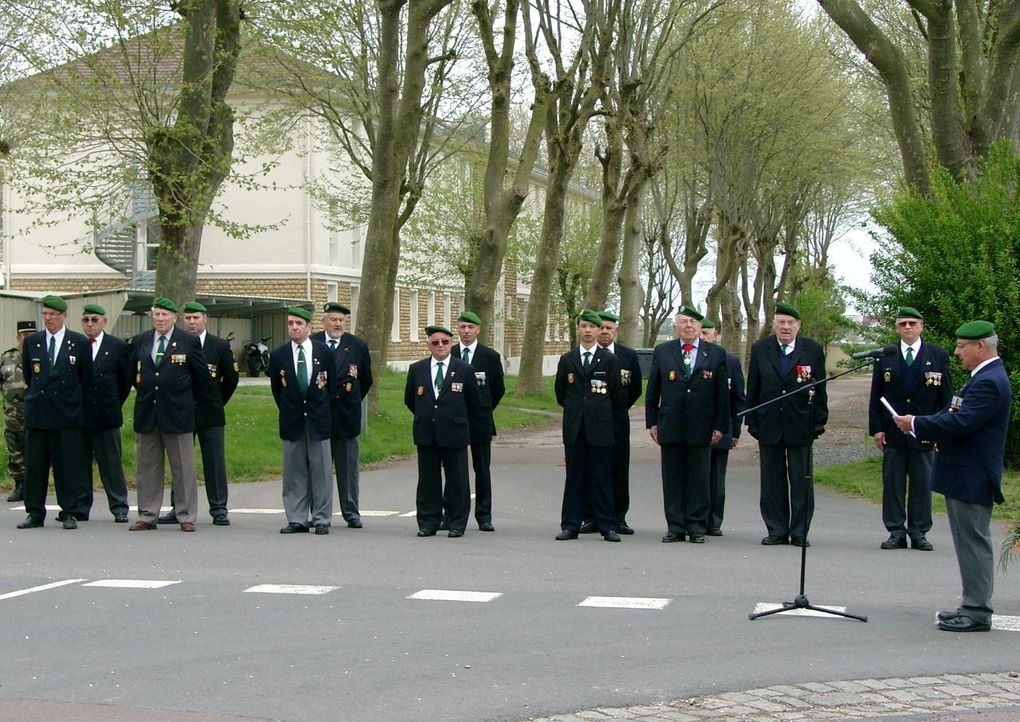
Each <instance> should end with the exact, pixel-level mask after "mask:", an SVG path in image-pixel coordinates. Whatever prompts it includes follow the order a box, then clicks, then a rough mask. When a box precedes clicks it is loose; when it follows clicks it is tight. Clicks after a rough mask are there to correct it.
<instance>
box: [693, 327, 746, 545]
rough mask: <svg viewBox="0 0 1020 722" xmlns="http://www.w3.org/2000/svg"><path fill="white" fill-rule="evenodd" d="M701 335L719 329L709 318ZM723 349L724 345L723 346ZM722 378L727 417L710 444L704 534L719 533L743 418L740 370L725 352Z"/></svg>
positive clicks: (714, 339)
mask: <svg viewBox="0 0 1020 722" xmlns="http://www.w3.org/2000/svg"><path fill="white" fill-rule="evenodd" d="M701 339H702V340H703V341H708V342H709V343H718V341H719V332H718V330H717V329H716V327H715V323H714V322H713V321H712V320H711V319H708V318H706V319H702V321H701ZM724 350H725V349H724ZM726 382H727V384H728V386H729V399H730V421H729V426H728V428H727V429H726V433H725V434H723V437H722V438H721V439H719V441H717V442H716V443H715V444H714V445H713V446H712V463H711V471H710V472H709V475H708V497H709V512H708V535H709V536H722V535H723V533H722V524H723V513H724V512H725V509H726V467H727V466H728V464H729V460H730V451H731V450H732V449H735V448H737V443H738V442H739V440H740V429H741V427H742V426H743V421H742V420H741V418H740V413H741V412H742V411H743V410H744V408H745V407H744V371H743V369H741V368H740V359H738V358H737V357H736V356H734V355H733V354H731V353H730V352H729V351H727V352H726Z"/></svg>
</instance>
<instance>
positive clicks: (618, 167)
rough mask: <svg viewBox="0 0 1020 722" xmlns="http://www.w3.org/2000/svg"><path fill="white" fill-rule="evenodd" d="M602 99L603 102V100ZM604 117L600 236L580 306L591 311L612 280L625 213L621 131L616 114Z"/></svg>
mask: <svg viewBox="0 0 1020 722" xmlns="http://www.w3.org/2000/svg"><path fill="white" fill-rule="evenodd" d="M603 102H605V101H603ZM621 112H622V110H618V111H617V113H618V114H617V115H613V116H611V117H609V118H607V119H606V123H605V133H606V149H605V153H602V154H599V153H598V151H596V157H598V160H599V163H601V164H602V239H601V241H600V242H599V249H598V253H597V254H596V256H595V264H594V265H593V266H592V272H591V281H590V283H589V285H588V293H587V294H586V295H585V299H584V307H585V308H590V309H592V310H595V311H601V310H604V308H605V305H606V299H607V298H608V297H609V288H610V286H611V285H612V282H613V271H614V270H615V269H616V261H617V259H618V258H619V256H620V239H621V237H622V235H623V220H624V216H625V215H626V213H627V202H626V200H625V199H624V198H623V197H621V195H620V190H619V186H620V175H621V173H622V169H623V131H622V129H621V128H620V120H621V119H620V117H619V113H621Z"/></svg>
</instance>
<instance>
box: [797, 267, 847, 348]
mask: <svg viewBox="0 0 1020 722" xmlns="http://www.w3.org/2000/svg"><path fill="white" fill-rule="evenodd" d="M802 272H803V273H804V274H805V276H806V279H805V281H804V282H803V285H802V286H801V289H800V291H799V292H798V293H797V298H796V300H795V301H794V305H795V306H796V307H797V310H798V311H799V312H800V315H801V319H802V320H801V331H800V332H801V333H802V334H803V335H804V336H809V337H810V338H813V339H815V340H816V341H818V343H820V344H821V345H822V348H828V347H829V346H830V345H831V344H833V343H835V342H837V341H838V340H839V339H840V338H842V337H843V336H844V335H845V334H846V332H847V331H849V330H850V329H851V328H853V326H854V324H853V323H852V322H850V321H849V320H848V319H847V317H846V316H845V315H843V314H844V311H845V310H846V301H845V300H844V298H843V290H842V287H841V286H840V285H839V284H837V283H836V281H835V280H833V278H832V276H831V275H830V274H829V272H828V269H825V268H821V269H817V268H816V269H807V270H804V271H802Z"/></svg>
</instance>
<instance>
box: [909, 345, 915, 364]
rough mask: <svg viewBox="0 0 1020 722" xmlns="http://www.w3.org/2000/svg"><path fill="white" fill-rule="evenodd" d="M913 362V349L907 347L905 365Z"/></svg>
mask: <svg viewBox="0 0 1020 722" xmlns="http://www.w3.org/2000/svg"><path fill="white" fill-rule="evenodd" d="M912 363H914V349H912V348H910V347H907V366H910V364H912Z"/></svg>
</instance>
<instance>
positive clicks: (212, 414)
mask: <svg viewBox="0 0 1020 722" xmlns="http://www.w3.org/2000/svg"><path fill="white" fill-rule="evenodd" d="M202 353H203V355H204V356H205V361H206V364H207V366H208V368H209V381H210V383H209V385H208V387H207V393H204V394H202V396H201V397H200V398H199V399H198V400H196V401H195V428H197V429H209V428H214V427H217V426H226V425H227V415H226V413H225V412H224V410H223V407H224V406H226V405H227V402H228V401H230V397H231V396H233V395H234V389H236V388H237V382H238V378H239V375H238V371H237V364H235V363H234V353H233V352H232V351H231V350H230V344H229V343H227V341H226V339H222V338H220V337H219V336H213V335H212V334H211V333H206V334H205V344H204V345H203V346H202Z"/></svg>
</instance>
